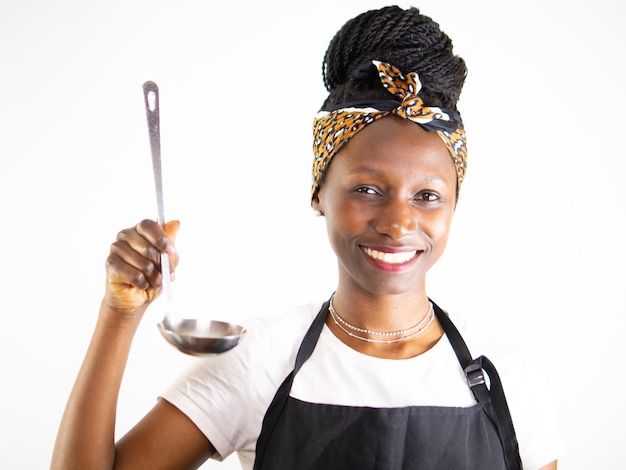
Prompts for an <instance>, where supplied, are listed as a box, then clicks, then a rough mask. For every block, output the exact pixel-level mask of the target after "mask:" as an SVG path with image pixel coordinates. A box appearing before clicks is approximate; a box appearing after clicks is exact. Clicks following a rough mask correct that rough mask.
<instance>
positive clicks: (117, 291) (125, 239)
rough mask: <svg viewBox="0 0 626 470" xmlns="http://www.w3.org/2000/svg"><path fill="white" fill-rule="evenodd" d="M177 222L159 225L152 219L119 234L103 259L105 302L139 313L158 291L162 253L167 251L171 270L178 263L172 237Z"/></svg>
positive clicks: (159, 290)
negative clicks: (104, 266)
mask: <svg viewBox="0 0 626 470" xmlns="http://www.w3.org/2000/svg"><path fill="white" fill-rule="evenodd" d="M179 225H180V223H179V222H178V221H176V220H175V221H170V222H167V223H166V224H165V226H164V227H161V226H160V225H159V224H157V223H156V222H155V221H153V220H147V219H146V220H142V221H141V222H139V223H138V224H137V225H136V226H134V227H132V228H127V229H125V230H122V231H121V232H119V233H118V235H117V239H116V240H115V242H113V244H111V251H110V253H109V256H108V258H107V261H106V273H107V275H106V289H105V294H104V303H105V304H107V305H108V306H109V308H111V309H113V310H115V311H118V312H120V313H125V314H134V313H138V314H141V313H143V312H144V311H145V309H146V307H147V306H148V305H149V304H150V303H151V302H152V301H153V300H154V299H156V298H157V297H158V296H159V294H160V293H161V253H167V254H168V255H169V259H170V266H171V268H172V272H174V269H175V268H176V266H177V264H178V254H177V253H176V250H175V249H174V240H175V238H176V233H177V232H178V227H179Z"/></svg>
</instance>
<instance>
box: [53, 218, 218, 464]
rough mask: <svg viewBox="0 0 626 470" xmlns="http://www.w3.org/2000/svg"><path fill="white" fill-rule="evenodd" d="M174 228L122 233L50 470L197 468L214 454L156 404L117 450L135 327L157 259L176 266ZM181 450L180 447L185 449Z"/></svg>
mask: <svg viewBox="0 0 626 470" xmlns="http://www.w3.org/2000/svg"><path fill="white" fill-rule="evenodd" d="M177 229H178V223H177V222H170V223H168V224H167V225H166V226H165V231H164V230H163V229H162V228H161V227H159V226H158V225H157V224H156V223H155V222H152V221H147V220H146V221H143V222H141V223H140V224H138V225H137V226H136V227H133V228H131V229H127V230H123V231H122V232H120V234H119V235H118V237H117V240H116V242H115V243H113V244H112V245H111V253H110V254H109V257H108V258H107V264H106V266H107V283H106V288H105V295H104V299H103V301H102V303H101V306H100V313H99V316H98V320H97V323H96V327H95V330H94V333H93V336H92V339H91V342H90V344H89V348H88V350H87V353H86V355H85V359H84V361H83V364H82V366H81V368H80V371H79V373H78V376H77V378H76V382H75V384H74V387H73V389H72V392H71V394H70V397H69V399H68V403H67V406H66V409H65V412H64V414H63V418H62V420H61V424H60V426H59V432H58V435H57V440H56V443H55V447H54V451H53V455H52V463H51V467H50V468H51V469H63V470H69V469H74V468H76V469H81V470H84V469H86V468H88V469H90V470H91V469H94V470H95V469H100V468H102V469H111V468H133V469H140V468H150V469H159V468H174V467H175V468H195V467H196V466H197V465H198V464H199V463H200V462H202V461H204V460H205V459H206V458H207V457H209V456H210V455H211V454H212V453H213V452H214V450H213V446H212V445H211V444H210V442H209V441H208V440H207V439H206V437H204V435H203V434H202V433H201V432H200V430H199V429H198V428H197V427H196V426H195V425H194V424H193V423H192V422H191V421H190V420H189V419H188V418H187V417H186V416H185V415H184V414H183V413H182V412H180V411H179V410H178V409H177V408H175V407H174V406H172V405H170V404H169V403H167V402H165V401H159V402H158V403H157V404H156V405H155V407H154V408H153V409H152V410H151V411H150V412H149V413H148V414H147V415H146V417H145V418H144V419H143V420H141V421H140V422H139V423H138V424H137V425H136V426H135V427H134V428H133V429H132V430H131V431H130V432H129V433H128V434H127V435H126V436H124V437H123V438H122V439H121V440H120V442H119V444H118V445H115V435H114V434H115V416H116V409H117V399H118V395H119V390H120V385H121V382H122V376H123V374H124V370H125V368H126V363H127V359H128V354H129V351H130V347H131V344H132V341H133V338H134V336H135V333H136V331H137V327H138V326H139V323H140V321H141V318H142V316H143V314H144V312H145V310H146V308H147V307H148V305H149V304H150V303H151V302H152V301H153V300H154V299H155V298H157V297H158V295H159V292H160V288H161V277H160V269H159V265H160V254H161V252H166V253H168V254H169V255H170V261H171V263H172V266H173V267H175V266H176V265H177V263H178V256H177V255H176V253H175V251H174V249H173V241H172V240H173V239H174V236H175V234H176V231H177ZM183 443H184V445H183Z"/></svg>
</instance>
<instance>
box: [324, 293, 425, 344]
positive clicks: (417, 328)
mask: <svg viewBox="0 0 626 470" xmlns="http://www.w3.org/2000/svg"><path fill="white" fill-rule="evenodd" d="M429 304H430V307H429V308H428V311H427V312H426V314H425V315H424V316H423V317H422V319H421V320H420V321H419V322H417V323H416V324H415V325H413V326H411V327H409V328H404V329H402V330H396V331H373V330H366V329H364V328H359V327H358V326H354V325H352V324H350V323H348V322H347V321H346V320H344V319H343V318H341V316H340V315H339V314H338V313H337V311H336V310H335V308H334V306H333V299H330V304H329V305H328V310H329V311H330V316H331V317H332V319H333V321H334V322H335V325H337V326H338V327H339V328H340V329H341V330H342V331H343V332H344V333H346V334H347V335H349V336H351V337H352V338H356V339H359V340H361V341H367V342H368V343H396V342H398V341H406V340H408V339H411V338H413V337H415V336H417V335H419V334H420V333H422V332H423V331H424V330H426V328H428V327H429V326H430V324H431V323H432V321H433V320H434V318H435V314H434V310H433V304H432V302H429ZM350 330H352V331H350ZM353 332H357V333H365V334H368V335H372V336H383V337H389V336H399V335H404V336H400V338H393V339H374V338H368V337H366V336H359V335H358V334H355V333H353ZM411 332H413V333H412V334H408V333H411Z"/></svg>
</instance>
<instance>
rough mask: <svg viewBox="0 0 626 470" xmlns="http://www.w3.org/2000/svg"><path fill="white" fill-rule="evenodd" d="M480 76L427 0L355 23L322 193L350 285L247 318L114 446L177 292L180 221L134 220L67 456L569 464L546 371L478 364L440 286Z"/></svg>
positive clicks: (98, 462)
mask: <svg viewBox="0 0 626 470" xmlns="http://www.w3.org/2000/svg"><path fill="white" fill-rule="evenodd" d="M465 75H466V68H465V64H464V62H463V60H462V59H461V58H459V57H457V56H455V55H454V54H453V52H452V43H451V41H450V39H449V38H448V37H447V36H446V35H445V34H444V33H443V32H442V31H440V29H439V27H438V25H437V24H436V23H434V22H433V21H432V20H431V19H430V18H428V17H425V16H423V15H421V14H420V13H419V11H418V10H417V9H414V8H410V9H407V10H403V9H400V8H398V7H387V8H382V9H380V10H372V11H368V12H365V13H363V14H362V15H359V16H357V17H356V18H354V19H352V20H350V21H348V22H347V23H346V24H345V25H344V26H343V27H342V28H341V30H340V31H339V32H338V33H337V35H336V36H335V38H333V40H332V41H331V43H330V45H329V48H328V50H327V52H326V56H325V58H324V81H325V84H326V87H327V89H328V90H329V96H328V98H327V100H326V101H325V103H324V104H323V107H322V111H321V112H320V113H319V114H318V115H317V116H316V118H315V122H314V153H315V158H314V163H313V187H312V192H311V202H312V206H313V208H314V209H315V210H316V211H317V212H318V214H319V215H322V216H324V217H325V218H326V223H327V228H328V235H329V240H330V243H331V246H332V248H333V250H334V252H335V253H336V256H337V260H338V269H339V276H338V285H337V289H336V291H335V293H334V294H333V295H332V297H331V299H329V300H328V301H327V302H324V303H323V304H321V305H320V304H319V303H318V304H314V305H305V306H302V307H299V308H296V309H294V310H293V311H292V312H289V314H288V315H286V316H284V317H276V318H272V319H269V320H259V321H257V322H253V323H251V324H249V325H248V330H249V333H248V335H247V336H246V338H245V340H244V341H243V342H242V344H241V345H239V346H238V347H237V348H235V349H234V350H232V351H230V352H228V353H224V354H222V355H219V356H216V357H213V358H210V359H205V360H199V361H198V365H197V366H196V367H195V368H194V369H193V370H192V371H190V372H189V373H188V374H186V375H185V376H183V377H181V379H180V381H179V382H178V383H176V384H174V385H173V386H172V387H171V388H170V389H169V390H168V391H166V392H165V393H164V394H163V395H162V397H161V399H159V400H158V402H157V403H156V405H155V407H154V408H153V409H152V410H151V411H150V412H149V413H148V414H147V415H146V417H145V418H144V419H143V420H142V421H140V422H139V423H138V424H137V425H136V426H135V427H134V428H133V429H132V430H131V431H129V432H128V434H127V435H125V436H124V437H123V438H122V439H121V440H120V441H119V442H117V443H114V423H115V409H116V401H117V396H118V393H119V387H120V382H121V379H122V375H123V372H124V367H125V363H126V359H127V356H128V351H129V349H130V346H131V342H132V340H133V336H134V333H135V331H136V328H137V326H138V324H139V322H140V320H141V317H142V315H143V313H144V312H145V310H146V308H147V307H148V305H150V303H151V302H152V301H153V300H154V299H155V298H156V297H157V296H158V295H159V291H160V287H161V277H160V270H159V257H160V253H161V252H165V253H168V254H169V257H170V260H171V263H172V266H174V267H175V266H176V265H177V262H178V255H177V253H176V251H175V249H174V239H175V235H176V232H177V229H178V222H176V221H174V222H169V223H167V224H166V225H165V227H163V228H161V227H159V226H158V225H157V224H156V223H154V222H153V221H148V220H144V221H142V222H141V223H139V224H138V225H137V226H136V227H133V228H129V229H126V230H123V231H122V232H120V234H119V236H118V239H117V240H116V242H115V243H113V245H112V247H111V253H110V255H109V257H108V260H107V286H106V290H105V296H104V300H103V302H102V305H101V309H100V315H99V318H98V323H97V326H96V329H95V332H94V336H93V339H92V341H91V344H90V347H89V350H88V352H87V355H86V358H85V361H84V364H83V366H82V368H81V371H80V373H79V375H78V378H77V381H76V384H75V387H74V389H73V391H72V394H71V396H70V399H69V402H68V406H67V409H66V411H65V414H64V417H63V420H62V423H61V426H60V430H59V435H58V437H57V443H56V446H55V451H54V455H53V463H52V467H53V468H63V469H69V468H81V469H84V468H90V469H93V468H133V469H136V468H151V469H155V468H194V467H196V466H198V465H200V464H201V463H202V462H203V461H205V460H206V459H207V458H209V457H211V456H213V457H214V458H217V459H221V458H224V457H226V456H227V455H229V454H230V453H232V452H238V453H239V456H240V459H241V462H242V465H243V467H244V468H247V469H249V468H255V469H261V468H264V469H267V468H269V469H294V468H297V469H304V468H311V469H322V468H323V469H332V468H345V467H346V466H348V465H350V466H353V467H354V468H359V469H370V468H371V469H374V468H376V469H395V468H407V469H408V468H419V469H439V468H445V469H457V468H468V469H472V468H477V469H481V470H485V469H487V470H488V469H504V468H509V469H513V468H521V465H522V464H523V466H524V468H526V469H538V468H542V469H554V468H556V459H557V457H558V456H559V454H560V453H561V451H562V446H561V442H560V439H559V436H558V433H557V432H556V431H555V429H556V427H555V425H554V422H553V420H552V418H551V417H550V413H551V409H550V407H549V406H548V405H546V404H545V400H544V399H543V397H542V394H541V391H538V390H537V387H536V386H535V385H534V384H533V383H531V382H530V381H528V380H527V378H528V376H529V375H531V374H530V373H529V372H527V371H525V370H524V365H523V364H521V365H520V364H519V363H518V362H517V361H516V360H515V358H514V357H509V355H506V354H504V355H502V356H498V354H497V352H494V354H496V356H497V357H498V359H502V362H501V364H505V365H504V366H503V368H502V369H500V370H499V372H500V374H501V375H502V381H500V380H499V374H498V371H496V370H495V368H494V367H493V364H492V363H491V362H490V361H489V360H488V359H486V358H484V357H481V358H479V359H478V360H473V357H476V354H478V353H480V354H482V353H488V355H489V356H490V357H491V352H490V351H492V349H490V347H491V348H492V346H490V345H489V344H488V343H485V342H484V341H483V340H482V339H481V338H479V337H476V336H474V335H471V333H467V332H466V331H465V330H464V329H462V334H460V333H459V331H458V330H457V329H456V327H455V326H454V324H453V323H452V322H451V321H450V320H449V319H448V316H447V315H446V314H445V313H444V312H443V311H442V310H441V309H440V308H439V307H438V306H437V305H436V304H434V303H433V302H432V301H431V300H430V299H429V298H428V296H427V293H426V286H425V276H426V273H427V271H428V270H429V269H430V268H431V267H432V266H433V264H434V263H435V262H436V261H437V260H438V259H439V257H440V256H441V254H442V253H443V251H444V249H445V246H446V241H447V237H448V232H449V229H450V224H451V220H452V215H453V214H454V210H455V207H456V202H457V198H458V193H459V190H460V187H461V183H462V181H463V178H464V175H465V168H466V156H467V152H466V147H465V134H464V131H463V125H462V121H461V117H460V115H459V113H458V111H457V109H456V103H457V100H458V98H459V95H460V93H461V89H462V86H463V82H464V79H465ZM466 340H467V344H468V345H469V346H470V350H471V353H473V354H474V356H472V355H471V353H470V351H469V350H468V349H467V346H466ZM496 362H497V361H496ZM483 368H484V369H485V370H486V371H487V372H488V376H489V377H488V379H485V376H484V374H483V372H482V370H483ZM485 380H487V381H488V382H489V383H490V388H491V393H490V392H489V391H488V389H487V387H486V386H485ZM501 385H504V386H505V387H506V392H507V395H506V397H505V395H504V393H503V392H502V390H501ZM509 405H510V407H511V413H509ZM511 415H512V417H513V419H512V422H511V419H510V418H511ZM93 423H98V426H94V425H93Z"/></svg>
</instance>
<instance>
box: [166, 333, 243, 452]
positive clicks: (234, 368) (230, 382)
mask: <svg viewBox="0 0 626 470" xmlns="http://www.w3.org/2000/svg"><path fill="white" fill-rule="evenodd" d="M248 339H250V338H245V339H244V340H243V341H242V342H241V344H240V345H239V346H238V347H236V348H234V349H232V350H231V351H228V352H226V353H223V354H219V355H216V356H211V357H208V358H203V359H198V362H197V363H195V364H194V365H193V366H192V367H191V368H190V369H189V370H188V371H187V372H186V373H185V374H183V375H182V376H181V377H180V378H179V379H178V380H177V381H176V382H174V383H173V384H172V385H171V386H170V387H169V388H168V389H167V390H166V391H165V392H164V393H163V394H161V398H163V399H165V400H167V401H168V402H170V403H171V404H172V405H174V406H175V407H177V408H178V409H179V410H180V411H182V412H183V413H184V414H185V415H187V416H188V417H189V418H190V419H191V420H192V421H193V422H194V423H195V425H196V426H197V427H198V428H199V429H200V431H201V432H202V433H203V434H204V435H205V436H206V438H207V439H208V440H209V441H210V442H211V444H212V445H213V447H215V450H216V451H217V453H218V455H216V456H214V458H216V459H217V460H222V459H224V458H226V457H227V456H228V455H230V454H231V453H232V452H234V451H235V450H237V449H239V448H241V447H244V446H245V441H246V440H249V439H250V438H251V437H250V436H251V435H252V434H253V431H252V430H251V429H250V425H251V420H250V416H251V414H252V413H253V412H252V408H253V403H252V400H251V384H250V369H251V367H252V361H251V357H250V347H249V344H246V343H247V341H248Z"/></svg>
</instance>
